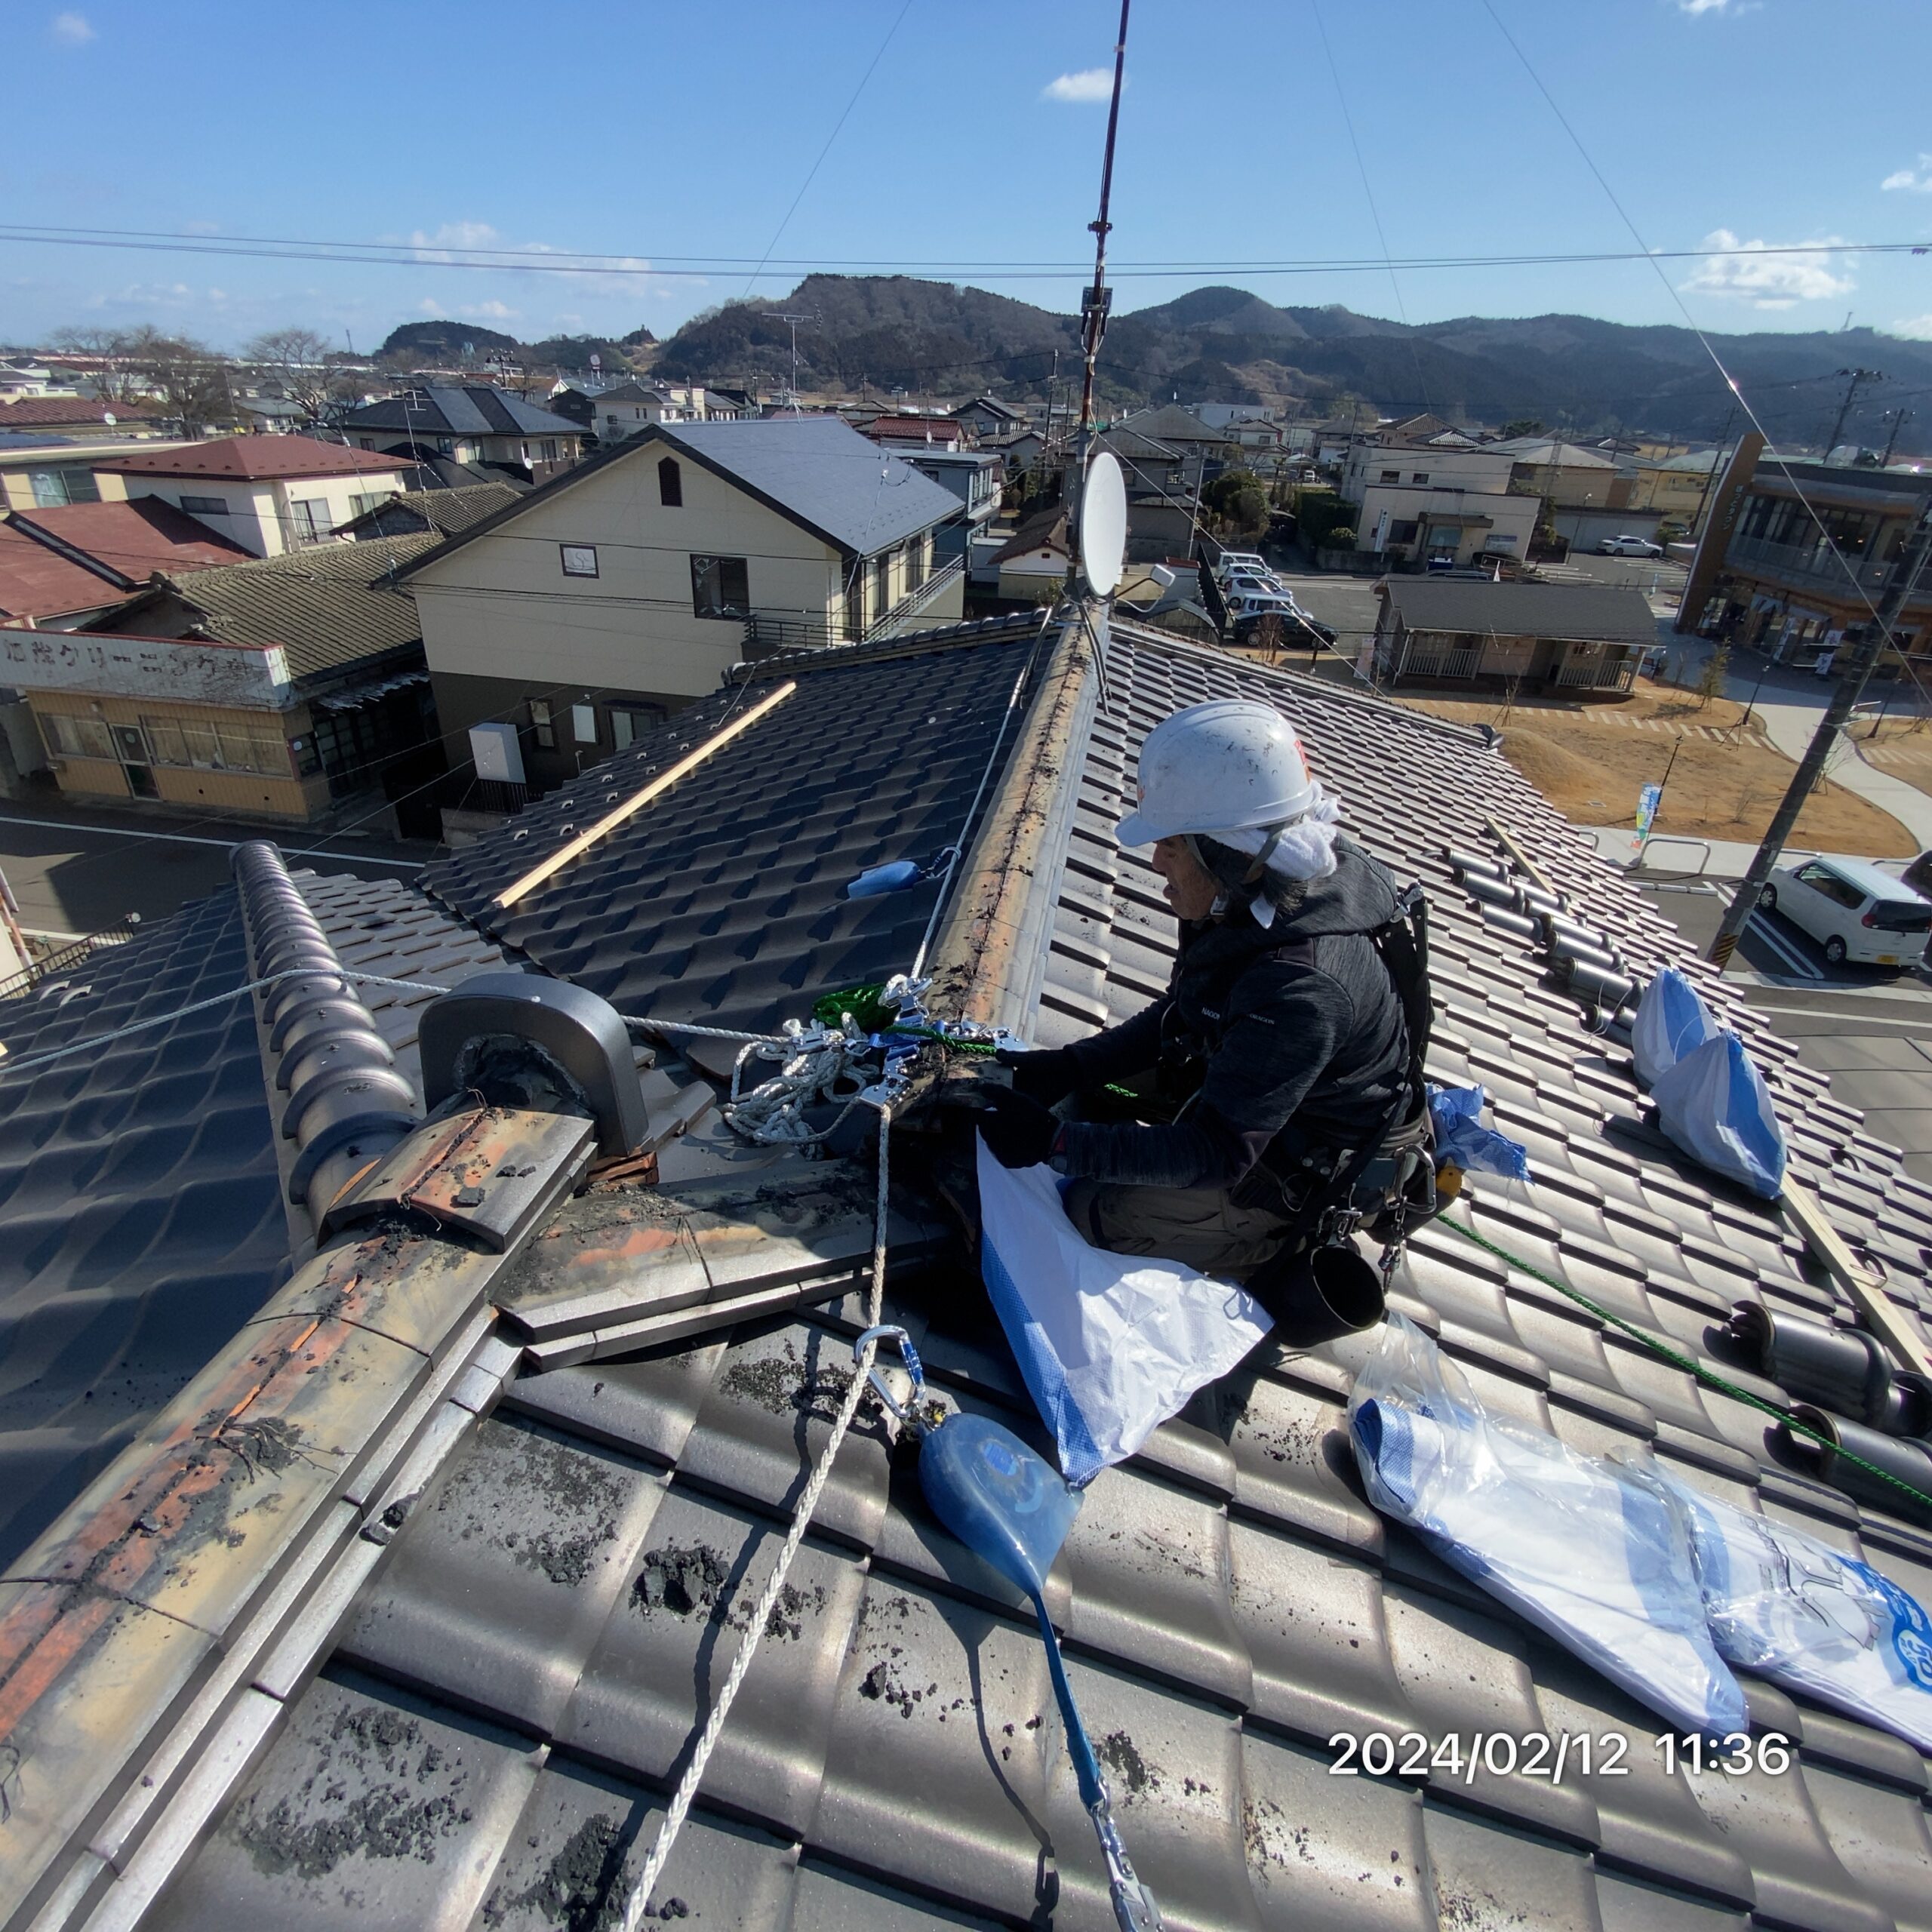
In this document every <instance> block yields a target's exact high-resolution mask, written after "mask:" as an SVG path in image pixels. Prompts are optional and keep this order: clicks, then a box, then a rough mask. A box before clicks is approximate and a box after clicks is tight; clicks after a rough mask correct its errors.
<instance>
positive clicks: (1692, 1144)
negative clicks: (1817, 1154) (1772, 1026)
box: [1651, 1032, 1785, 1201]
mask: <svg viewBox="0 0 1932 1932" xmlns="http://www.w3.org/2000/svg"><path fill="white" fill-rule="evenodd" d="M1651 1099H1652V1100H1654V1101H1656V1103H1657V1124H1658V1125H1659V1126H1660V1127H1661V1128H1663V1131H1664V1132H1665V1133H1666V1134H1669V1136H1670V1137H1671V1139H1672V1140H1674V1141H1675V1142H1676V1143H1677V1144H1678V1146H1680V1147H1681V1148H1682V1149H1684V1152H1685V1153H1687V1154H1688V1155H1690V1157H1691V1158H1692V1159H1693V1160H1694V1161H1697V1162H1698V1163H1699V1164H1700V1165H1702V1166H1704V1167H1706V1168H1709V1169H1710V1170H1711V1171H1712V1173H1713V1174H1722V1175H1724V1177H1726V1178H1727V1180H1734V1181H1736V1182H1737V1183H1738V1185H1739V1186H1741V1187H1746V1188H1749V1189H1750V1191H1751V1192H1752V1193H1753V1194H1756V1195H1761V1196H1762V1197H1763V1198H1764V1199H1765V1200H1767V1201H1775V1200H1776V1199H1777V1197H1778V1195H1779V1193H1780V1190H1781V1189H1783V1186H1784V1162H1785V1148H1784V1130H1783V1128H1781V1127H1780V1126H1779V1125H1778V1117H1777V1115H1776V1114H1775V1113H1774V1112H1773V1111H1772V1109H1771V1096H1770V1089H1769V1088H1767V1087H1766V1086H1765V1084H1764V1075H1762V1074H1761V1073H1760V1072H1758V1069H1757V1068H1756V1066H1755V1065H1754V1064H1753V1063H1752V1059H1751V1056H1750V1055H1749V1054H1748V1053H1746V1051H1744V1042H1743V1041H1742V1040H1740V1038H1738V1037H1737V1035H1736V1034H1735V1033H1732V1032H1722V1033H1720V1034H1718V1035H1717V1037H1716V1038H1715V1039H1711V1040H1706V1041H1705V1042H1704V1044H1703V1045H1702V1046H1701V1047H1700V1048H1698V1049H1697V1051H1696V1052H1694V1053H1692V1054H1686V1055H1685V1056H1684V1058H1683V1059H1682V1060H1679V1061H1678V1063H1677V1064H1676V1065H1675V1066H1673V1067H1672V1069H1670V1071H1669V1072H1668V1073H1666V1074H1663V1075H1660V1076H1659V1077H1658V1079H1657V1084H1656V1085H1655V1086H1654V1087H1653V1088H1651Z"/></svg>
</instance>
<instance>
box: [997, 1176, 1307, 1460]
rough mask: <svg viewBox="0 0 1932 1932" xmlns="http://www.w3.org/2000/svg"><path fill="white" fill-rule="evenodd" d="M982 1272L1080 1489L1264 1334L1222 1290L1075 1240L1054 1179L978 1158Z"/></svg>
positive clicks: (1203, 1278)
mask: <svg viewBox="0 0 1932 1932" xmlns="http://www.w3.org/2000/svg"><path fill="white" fill-rule="evenodd" d="M979 1157H980V1272H982V1274H983V1275H984V1276H985V1278H986V1288H987V1291H988V1293H989V1294H990V1295H991V1296H992V1304H993V1307H994V1309H995V1311H996V1312H998V1315H999V1318H1000V1324H1001V1327H1004V1329H1005V1331H1006V1339H1007V1340H1008V1342H1009V1343H1011V1344H1012V1347H1013V1352H1014V1355H1016V1356H1017V1358H1018V1359H1019V1362H1020V1374H1022V1375H1023V1376H1024V1377H1026V1386H1027V1388H1028V1389H1029V1390H1031V1392H1032V1397H1033V1400H1034V1401H1035V1403H1037V1404H1038V1406H1039V1411H1040V1414H1041V1416H1042V1417H1044V1419H1045V1421H1046V1423H1047V1426H1048V1427H1049V1428H1050V1429H1052V1431H1053V1432H1054V1438H1055V1440H1056V1441H1057V1442H1058V1443H1059V1444H1060V1473H1061V1474H1062V1475H1064V1476H1065V1477H1066V1479H1067V1481H1069V1482H1070V1483H1072V1484H1075V1487H1079V1486H1081V1485H1083V1484H1087V1483H1089V1482H1091V1481H1093V1479H1094V1477H1096V1476H1097V1475H1099V1474H1100V1472H1101V1471H1102V1470H1103V1469H1106V1468H1107V1467H1108V1466H1109V1465H1110V1464H1112V1463H1118V1462H1121V1461H1124V1460H1125V1459H1126V1458H1127V1457H1129V1456H1131V1455H1132V1454H1134V1451H1136V1450H1137V1449H1138V1448H1139V1447H1140V1445H1141V1444H1142V1443H1143V1442H1144V1441H1146V1439H1147V1438H1148V1437H1149V1435H1152V1433H1153V1432H1154V1431H1155V1429H1158V1427H1159V1426H1161V1423H1164V1422H1165V1421H1166V1420H1167V1419H1168V1417H1170V1416H1171V1415H1174V1414H1177V1412H1178V1411H1180V1409H1181V1408H1182V1407H1183V1406H1184V1405H1185V1404H1186V1401H1187V1398H1189V1396H1190V1395H1192V1394H1193V1393H1194V1392H1195V1390H1196V1389H1199V1388H1201V1387H1202V1386H1204V1385H1205V1384H1206V1383H1210V1382H1212V1381H1213V1380H1214V1379H1215V1378H1216V1377H1217V1376H1221V1375H1225V1374H1226V1373H1227V1372H1228V1371H1229V1369H1231V1368H1232V1367H1234V1366H1235V1364H1236V1363H1237V1362H1238V1361H1240V1360H1241V1358H1242V1357H1243V1356H1244V1355H1246V1354H1247V1352H1248V1351H1249V1350H1250V1349H1252V1348H1253V1347H1254V1345H1255V1343H1257V1342H1258V1341H1260V1340H1261V1338H1262V1337H1263V1336H1264V1335H1265V1334H1267V1332H1268V1331H1269V1328H1270V1327H1272V1326H1273V1324H1272V1322H1271V1321H1270V1320H1269V1317H1268V1315H1267V1312H1266V1310H1265V1309H1263V1308H1262V1306H1261V1305H1260V1303H1258V1302H1257V1301H1256V1300H1254V1298H1253V1297H1251V1295H1249V1294H1247V1292H1246V1291H1244V1290H1243V1289H1241V1288H1238V1287H1235V1286H1234V1285H1233V1284H1232V1283H1231V1282H1228V1281H1216V1280H1215V1279H1214V1277H1213V1276H1211V1275H1197V1274H1196V1273H1195V1272H1194V1270H1193V1269H1191V1268H1184V1267H1183V1266H1181V1265H1180V1263H1179V1262H1177V1261H1161V1260H1152V1259H1149V1258H1146V1257H1141V1256H1139V1255H1130V1254H1109V1253H1108V1252H1107V1251H1106V1250H1105V1249H1103V1248H1098V1247H1094V1245H1093V1244H1091V1242H1089V1241H1084V1240H1083V1239H1082V1238H1081V1235H1080V1232H1079V1231H1078V1229H1076V1228H1075V1226H1074V1225H1073V1223H1072V1222H1071V1221H1069V1220H1068V1219H1067V1218H1066V1209H1065V1208H1064V1207H1062V1206H1061V1204H1060V1185H1059V1177H1058V1176H1057V1175H1056V1174H1054V1171H1053V1170H1052V1169H1051V1168H1047V1167H1037V1168H1017V1169H1012V1170H1009V1169H1008V1168H1003V1167H1001V1165H1000V1164H999V1163H998V1161H995V1159H994V1158H993V1157H992V1155H990V1154H989V1153H988V1152H986V1143H984V1142H983V1141H982V1142H980V1146H979Z"/></svg>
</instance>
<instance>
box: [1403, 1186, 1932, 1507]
mask: <svg viewBox="0 0 1932 1932" xmlns="http://www.w3.org/2000/svg"><path fill="white" fill-rule="evenodd" d="M1437 1225H1438V1226H1441V1227H1444V1228H1447V1229H1448V1230H1449V1231H1450V1232H1451V1233H1452V1234H1458V1235H1461V1236H1462V1237H1463V1239H1464V1240H1465V1241H1473V1242H1474V1243H1475V1245H1476V1246H1477V1247H1480V1248H1483V1249H1484V1250H1486V1251H1487V1252H1488V1253H1490V1254H1493V1255H1494V1256H1495V1257H1496V1258H1497V1260H1499V1261H1501V1262H1504V1263H1507V1264H1508V1265H1509V1266H1510V1267H1512V1268H1514V1269H1515V1270H1516V1271H1517V1272H1518V1273H1519V1274H1523V1275H1528V1276H1529V1278H1531V1281H1540V1282H1542V1284H1543V1286H1544V1287H1546V1288H1554V1289H1555V1291H1556V1292H1557V1293H1558V1294H1560V1295H1567V1296H1568V1297H1569V1298H1570V1299H1571V1300H1572V1301H1574V1303H1576V1304H1577V1306H1578V1307H1580V1308H1585V1309H1589V1312H1590V1313H1591V1314H1592V1315H1595V1317H1596V1318H1597V1319H1598V1321H1601V1322H1603V1323H1604V1324H1606V1325H1607V1326H1608V1327H1612V1328H1615V1329H1617V1330H1618V1331H1620V1333H1622V1334H1626V1335H1628V1336H1629V1337H1630V1339H1631V1340H1632V1341H1634V1342H1638V1343H1641V1344H1642V1345H1643V1346H1644V1347H1645V1348H1647V1349H1649V1350H1650V1351H1651V1353H1652V1354H1653V1355H1656V1356H1657V1357H1658V1358H1660V1360H1662V1361H1667V1362H1669V1364H1670V1365H1671V1366H1672V1367H1673V1368H1677V1369H1681V1370H1682V1371H1683V1372H1684V1374H1686V1375H1688V1376H1690V1377H1692V1378H1694V1380H1697V1381H1698V1382H1701V1383H1703V1385H1704V1386H1705V1387H1706V1388H1707V1389H1715V1390H1716V1391H1717V1392H1718V1394H1719V1395H1728V1396H1729V1397H1730V1399H1731V1400H1732V1401H1734V1402H1742V1403H1743V1404H1746V1407H1750V1408H1753V1409H1761V1410H1762V1411H1763V1412H1764V1414H1766V1415H1767V1416H1770V1417H1772V1419H1773V1420H1775V1421H1777V1422H1780V1423H1783V1425H1784V1426H1785V1427H1786V1429H1793V1430H1795V1431H1796V1432H1797V1433H1798V1435H1808V1436H1810V1438H1811V1439H1812V1440H1813V1441H1814V1442H1817V1443H1820V1444H1823V1447H1826V1448H1827V1449H1829V1450H1830V1451H1832V1454H1834V1455H1835V1457H1837V1458H1838V1460H1840V1461H1841V1462H1846V1463H1850V1464H1851V1465H1852V1466H1853V1467H1854V1468H1855V1469H1863V1471H1864V1472H1866V1475H1872V1476H1876V1477H1877V1478H1878V1480H1879V1481H1881V1482H1887V1483H1890V1484H1891V1486H1892V1487H1893V1488H1894V1489H1897V1490H1902V1491H1904V1493H1905V1494H1906V1495H1907V1496H1909V1497H1911V1498H1912V1500H1913V1501H1914V1502H1915V1503H1918V1505H1919V1506H1921V1508H1923V1509H1927V1510H1928V1511H1932V1496H1927V1494H1925V1492H1924V1491H1923V1490H1921V1489H1915V1488H1914V1487H1912V1484H1910V1483H1909V1482H1906V1481H1904V1480H1903V1479H1902V1478H1900V1477H1898V1476H1895V1475H1893V1474H1892V1472H1891V1471H1890V1470H1889V1469H1881V1468H1879V1466H1878V1464H1877V1463H1869V1462H1867V1461H1866V1459H1865V1458H1864V1457H1863V1456H1858V1455H1854V1454H1853V1453H1852V1451H1850V1450H1849V1449H1846V1448H1843V1447H1840V1446H1839V1445H1838V1444H1836V1443H1835V1442H1833V1441H1832V1438H1830V1437H1829V1435H1826V1434H1825V1432H1823V1430H1822V1429H1814V1428H1813V1427H1812V1426H1810V1423H1802V1422H1800V1421H1799V1420H1798V1418H1797V1417H1795V1415H1793V1414H1792V1413H1791V1411H1789V1409H1781V1408H1780V1407H1778V1405H1777V1404H1776V1403H1775V1402H1767V1401H1765V1400H1764V1398H1763V1397H1762V1396H1761V1395H1752V1392H1750V1390H1749V1389H1740V1387H1739V1386H1737V1383H1734V1382H1727V1381H1726V1380H1725V1379H1724V1377H1722V1376H1721V1375H1719V1374H1718V1373H1717V1372H1716V1371H1715V1370H1713V1369H1709V1368H1706V1367H1705V1366H1704V1364H1703V1363H1702V1362H1700V1361H1698V1360H1697V1358H1696V1357H1695V1356H1694V1355H1686V1354H1685V1353H1684V1351H1683V1350H1682V1349H1678V1348H1675V1347H1673V1346H1672V1345H1671V1343H1669V1342H1666V1341H1664V1340H1661V1339H1660V1337H1657V1336H1655V1335H1653V1334H1651V1332H1650V1331H1649V1330H1648V1329H1647V1328H1640V1327H1638V1326H1637V1324H1636V1323H1635V1322H1634V1321H1626V1320H1625V1319H1624V1318H1623V1316H1622V1315H1617V1314H1615V1313H1614V1312H1612V1311H1611V1309H1607V1308H1605V1307H1604V1306H1603V1305H1602V1304H1601V1303H1600V1302H1595V1301H1592V1300H1591V1299H1590V1297H1589V1296H1588V1295H1586V1294H1584V1293H1583V1291H1581V1290H1580V1289H1578V1288H1573V1287H1571V1285H1570V1284H1569V1283H1568V1282H1567V1281H1558V1279H1557V1278H1556V1277H1555V1275H1546V1274H1545V1273H1544V1272H1543V1270H1542V1269H1540V1268H1537V1267H1535V1266H1532V1265H1531V1263H1529V1262H1527V1261H1525V1260H1524V1259H1523V1257H1521V1255H1520V1254H1511V1253H1510V1252H1509V1250H1508V1249H1507V1248H1506V1247H1501V1246H1500V1245H1499V1244H1497V1242H1495V1241H1491V1239H1490V1238H1489V1237H1488V1236H1487V1235H1479V1234H1478V1233H1477V1232H1476V1231H1475V1229H1473V1228H1466V1227H1464V1226H1463V1224H1462V1223H1460V1221H1452V1220H1450V1219H1449V1217H1447V1215H1446V1214H1445V1215H1442V1216H1441V1217H1438V1222H1437Z"/></svg>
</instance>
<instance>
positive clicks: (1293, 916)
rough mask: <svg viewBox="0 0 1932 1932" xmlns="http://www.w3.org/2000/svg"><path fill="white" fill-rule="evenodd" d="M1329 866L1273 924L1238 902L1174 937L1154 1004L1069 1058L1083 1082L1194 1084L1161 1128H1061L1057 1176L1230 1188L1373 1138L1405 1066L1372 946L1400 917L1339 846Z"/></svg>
mask: <svg viewBox="0 0 1932 1932" xmlns="http://www.w3.org/2000/svg"><path fill="white" fill-rule="evenodd" d="M1336 859H1337V864H1336V868H1335V870H1334V872H1332V873H1331V874H1330V875H1329V876H1328V877H1327V878H1323V879H1316V880H1315V881H1312V883H1310V884H1309V885H1308V886H1307V887H1306V888H1300V890H1299V892H1298V896H1297V897H1295V898H1294V899H1293V900H1291V903H1288V904H1287V905H1286V906H1282V907H1281V908H1280V909H1278V910H1277V912H1276V914H1275V921H1274V923H1273V924H1272V926H1270V927H1268V928H1263V927H1262V926H1260V925H1259V924H1257V923H1256V922H1255V921H1254V918H1253V916H1252V915H1251V913H1249V912H1247V909H1245V908H1243V909H1240V910H1238V911H1235V912H1231V913H1230V914H1229V916H1228V918H1226V919H1225V920H1218V921H1217V920H1211V921H1203V922H1201V924H1184V925H1183V927H1182V928H1181V949H1180V957H1179V958H1178V959H1177V961H1175V964H1174V977H1173V979H1172V980H1171V982H1170V983H1169V986H1168V992H1167V993H1166V994H1165V995H1164V997H1163V998H1160V999H1158V1000H1157V1001H1155V1003H1154V1004H1152V1006H1150V1007H1149V1008H1146V1011H1143V1012H1140V1013H1137V1014H1135V1015H1134V1017H1133V1018H1132V1019H1131V1020H1128V1021H1126V1022H1125V1023H1123V1024H1122V1025H1121V1026H1115V1027H1111V1028H1109V1029H1108V1030H1107V1031H1106V1032H1104V1033H1097V1034H1095V1035H1093V1037H1092V1038H1089V1039H1085V1040H1082V1041H1079V1042H1078V1044H1076V1045H1075V1047H1074V1048H1073V1054H1074V1057H1075V1059H1076V1060H1077V1061H1078V1063H1079V1066H1080V1071H1081V1075H1082V1084H1084V1085H1087V1086H1090V1087H1097V1086H1100V1085H1101V1084H1103V1083H1105V1082H1106V1081H1120V1080H1128V1079H1131V1078H1136V1077H1138V1076H1142V1075H1147V1074H1149V1073H1154V1072H1158V1073H1159V1074H1160V1075H1161V1076H1162V1078H1163V1079H1164V1081H1165V1082H1166V1083H1167V1084H1168V1086H1169V1087H1170V1088H1171V1089H1173V1088H1179V1089H1180V1090H1181V1091H1186V1090H1187V1089H1189V1088H1194V1083H1195V1079H1196V1078H1198V1088H1195V1091H1193V1092H1192V1097H1191V1098H1189V1100H1187V1101H1186V1104H1185V1106H1183V1109H1182V1110H1181V1112H1180V1115H1179V1116H1178V1117H1177V1118H1176V1119H1175V1120H1174V1121H1173V1122H1171V1124H1164V1125H1159V1126H1147V1127H1143V1126H1135V1125H1120V1126H1109V1125H1102V1124H1094V1123H1090V1122H1085V1121H1072V1122H1069V1124H1067V1126H1066V1128H1064V1129H1063V1131H1062V1133H1061V1134H1060V1137H1059V1138H1058V1140H1057V1142H1056V1143H1055V1146H1056V1151H1055V1153H1054V1162H1053V1164H1054V1166H1055V1167H1056V1168H1058V1169H1059V1170H1060V1171H1061V1172H1063V1173H1064V1174H1079V1175H1084V1176H1086V1177H1089V1178H1091V1179H1093V1180H1107V1181H1124V1182H1128V1183H1134V1184H1137V1185H1140V1186H1155V1187H1217V1188H1225V1187H1232V1186H1235V1185H1236V1184H1237V1183H1238V1182H1240V1181H1241V1180H1242V1179H1243V1178H1244V1177H1245V1176H1246V1175H1247V1174H1248V1172H1249V1171H1250V1170H1251V1168H1253V1167H1254V1164H1255V1163H1256V1162H1257V1161H1260V1159H1261V1158H1263V1155H1266V1154H1267V1153H1268V1152H1269V1149H1271V1148H1272V1149H1274V1158H1272V1159H1271V1160H1270V1161H1269V1165H1271V1166H1275V1167H1282V1168H1285V1167H1286V1166H1287V1165H1288V1164H1291V1158H1299V1156H1300V1153H1301V1152H1302V1151H1303V1149H1305V1148H1306V1147H1309V1146H1316V1147H1327V1148H1340V1149H1351V1148H1353V1147H1355V1146H1358V1145H1359V1144H1361V1142H1362V1141H1364V1140H1366V1139H1367V1138H1368V1137H1371V1135H1373V1134H1374V1132H1375V1130H1376V1128H1377V1125H1378V1124H1379V1123H1380V1121H1382V1120H1383V1118H1384V1117H1385V1116H1386V1113H1387V1112H1388V1109H1389V1103H1390V1102H1391V1100H1392V1099H1393V1098H1394V1097H1395V1094H1396V1092H1397V1091H1398V1089H1399V1088H1401V1085H1402V1084H1403V1082H1404V1078H1405V1077H1406V1073H1407V1053H1408V1048H1407V1031H1406V1029H1405V1028H1404V1025H1403V1021H1402V1008H1401V998H1400V996H1399V995H1398V993H1397V992H1396V989H1395V982H1394V980H1392V978H1391V977H1390V976H1389V969H1388V968H1387V967H1386V966H1385V965H1384V964H1383V961H1382V957H1381V955H1380V953H1379V952H1377V950H1376V949H1375V945H1374V941H1373V940H1371V938H1370V937H1368V935H1369V934H1371V933H1373V932H1374V931H1376V930H1377V928H1380V927H1382V926H1384V925H1386V924H1388V922H1389V920H1390V919H1391V918H1393V917H1394V916H1395V900H1396V886H1395V881H1394V880H1393V879H1392V878H1390V876H1389V874H1388V872H1386V870H1385V869H1383V867H1382V866H1380V864H1378V863H1377V862H1376V861H1375V860H1374V859H1371V857H1369V856H1368V855H1367V854H1366V853H1365V852H1364V851H1361V848H1359V847H1358V846H1355V845H1354V844H1350V843H1349V841H1347V840H1346V839H1342V840H1340V841H1337V845H1336Z"/></svg>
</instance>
